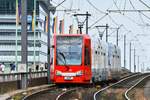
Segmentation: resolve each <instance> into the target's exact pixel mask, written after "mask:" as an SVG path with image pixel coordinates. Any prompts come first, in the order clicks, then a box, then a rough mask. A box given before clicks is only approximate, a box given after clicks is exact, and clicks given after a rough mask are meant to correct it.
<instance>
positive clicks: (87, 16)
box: [86, 12, 88, 34]
mask: <svg viewBox="0 0 150 100" xmlns="http://www.w3.org/2000/svg"><path fill="white" fill-rule="evenodd" d="M86 34H88V12H86Z"/></svg>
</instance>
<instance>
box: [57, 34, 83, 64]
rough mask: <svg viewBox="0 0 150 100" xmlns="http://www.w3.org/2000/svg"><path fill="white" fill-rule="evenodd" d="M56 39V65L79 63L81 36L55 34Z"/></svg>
mask: <svg viewBox="0 0 150 100" xmlns="http://www.w3.org/2000/svg"><path fill="white" fill-rule="evenodd" d="M56 41H57V42H56V53H57V57H56V61H57V65H81V58H82V57H81V56H82V37H81V36H57V38H56Z"/></svg>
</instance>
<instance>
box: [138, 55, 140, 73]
mask: <svg viewBox="0 0 150 100" xmlns="http://www.w3.org/2000/svg"><path fill="white" fill-rule="evenodd" d="M139 63H140V56H138V72H139V67H140V66H139Z"/></svg>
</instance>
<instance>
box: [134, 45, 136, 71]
mask: <svg viewBox="0 0 150 100" xmlns="http://www.w3.org/2000/svg"><path fill="white" fill-rule="evenodd" d="M134 72H136V65H135V48H134Z"/></svg>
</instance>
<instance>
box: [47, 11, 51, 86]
mask: <svg viewBox="0 0 150 100" xmlns="http://www.w3.org/2000/svg"><path fill="white" fill-rule="evenodd" d="M47 14H48V33H47V45H48V46H47V52H48V53H47V54H48V55H47V62H48V71H47V72H48V83H50V34H51V33H50V32H51V31H50V12H48V13H47Z"/></svg>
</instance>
